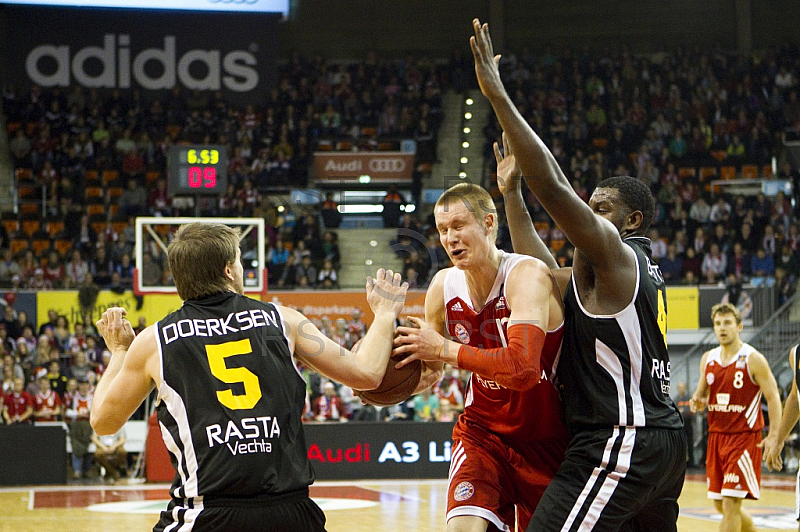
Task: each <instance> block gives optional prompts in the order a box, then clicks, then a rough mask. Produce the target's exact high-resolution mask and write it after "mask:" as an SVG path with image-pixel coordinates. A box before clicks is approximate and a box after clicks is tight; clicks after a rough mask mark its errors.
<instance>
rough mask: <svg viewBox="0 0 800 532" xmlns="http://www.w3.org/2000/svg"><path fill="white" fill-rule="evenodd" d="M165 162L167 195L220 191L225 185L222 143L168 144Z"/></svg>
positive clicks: (226, 152) (226, 170)
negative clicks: (220, 144)
mask: <svg viewBox="0 0 800 532" xmlns="http://www.w3.org/2000/svg"><path fill="white" fill-rule="evenodd" d="M168 163H169V194H170V195H171V196H180V195H197V194H224V193H225V190H226V189H227V188H228V150H227V149H226V148H225V146H215V145H186V146H171V147H170V149H169V153H168Z"/></svg>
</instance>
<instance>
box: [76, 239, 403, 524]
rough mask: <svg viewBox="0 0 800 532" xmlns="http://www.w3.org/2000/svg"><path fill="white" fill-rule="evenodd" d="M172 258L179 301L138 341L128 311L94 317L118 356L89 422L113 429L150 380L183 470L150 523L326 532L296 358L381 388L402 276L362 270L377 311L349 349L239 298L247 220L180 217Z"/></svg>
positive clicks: (290, 313) (300, 320) (299, 319)
mask: <svg viewBox="0 0 800 532" xmlns="http://www.w3.org/2000/svg"><path fill="white" fill-rule="evenodd" d="M167 255H168V259H169V265H170V268H171V270H172V274H173V276H174V279H175V286H176V288H177V290H178V294H179V295H180V296H181V299H182V300H183V301H184V303H183V306H182V307H181V308H180V309H179V310H177V311H176V312H173V313H172V314H169V315H168V316H166V317H165V318H164V319H162V320H160V321H159V322H157V323H156V324H155V325H152V326H150V327H147V328H146V329H145V330H144V331H142V332H141V333H140V334H139V335H138V336H136V337H135V339H134V333H133V329H132V328H131V324H130V323H129V322H128V320H126V319H125V310H124V309H122V308H111V309H108V310H107V311H106V312H104V313H103V316H102V318H101V319H100V320H99V321H98V322H97V326H98V330H99V331H100V332H101V334H102V335H103V337H104V338H105V340H106V343H107V345H108V348H109V350H110V351H111V352H112V358H111V362H110V363H109V366H108V369H107V370H106V373H105V375H104V376H103V379H102V380H101V381H100V383H99V384H98V386H97V391H96V392H95V397H94V403H93V404H92V414H91V422H92V426H93V427H94V429H95V431H96V432H97V433H98V434H101V435H103V434H113V433H115V432H116V431H117V430H119V429H120V427H122V425H123V424H124V423H125V422H126V421H127V420H128V418H129V417H130V415H131V414H132V413H133V412H134V410H136V408H137V407H138V406H139V405H140V404H141V402H142V401H143V400H144V398H145V397H146V396H147V394H148V393H149V392H150V390H151V389H153V388H154V387H155V389H156V391H157V394H158V403H157V404H158V406H157V413H158V421H159V425H160V427H161V434H162V436H163V438H164V443H165V444H166V446H167V449H168V450H169V451H170V454H171V458H172V463H173V465H174V466H175V468H176V470H177V473H178V474H177V475H176V476H175V481H174V482H173V485H172V488H171V489H170V494H171V496H172V501H171V502H170V505H169V507H168V509H167V511H165V512H162V513H161V519H160V521H159V522H158V524H157V525H156V526H155V528H154V530H157V531H161V530H178V529H180V530H194V531H207V530H208V531H226V530H231V531H234V530H235V531H237V532H239V531H247V530H274V531H286V532H289V531H292V532H295V531H309V532H316V531H322V530H324V526H325V516H324V515H323V513H322V511H321V510H320V508H319V507H318V506H317V505H316V504H315V503H314V502H313V501H311V499H310V498H309V497H308V487H309V485H310V484H311V483H312V482H313V481H314V473H313V471H312V470H311V466H310V464H309V461H308V457H307V454H306V453H307V451H306V443H305V439H304V435H303V428H302V423H301V416H302V413H303V407H304V399H305V383H304V382H303V379H302V378H301V376H300V373H299V372H298V370H297V367H296V366H295V362H294V359H293V356H295V357H297V359H299V360H300V361H302V362H303V364H307V365H308V366H310V367H312V368H314V369H316V370H317V371H319V372H320V373H322V374H324V375H327V376H328V377H330V378H331V379H334V380H336V381H339V382H341V383H343V384H345V385H347V386H351V387H353V388H356V389H362V390H370V389H374V388H376V387H377V386H378V385H379V384H380V382H381V380H382V379H383V374H384V370H385V368H386V364H387V363H388V360H389V356H390V354H391V347H392V338H393V335H394V320H395V318H396V317H397V315H398V313H399V312H400V310H401V309H402V307H403V304H404V302H405V295H406V290H407V288H408V286H407V284H406V283H403V284H402V285H401V283H400V275H399V274H394V273H392V272H391V271H384V270H382V269H381V270H378V273H377V276H376V278H375V279H374V280H373V279H371V278H368V279H367V300H368V302H369V304H370V307H371V308H372V310H373V311H374V312H375V320H374V321H373V323H372V326H371V327H370V329H369V332H368V333H367V335H366V336H365V337H364V340H363V342H362V344H361V348H360V350H359V351H358V353H351V352H350V351H347V350H346V349H344V348H343V347H340V346H339V345H338V344H336V343H334V342H333V341H331V340H329V339H328V338H327V337H325V336H324V335H323V334H322V333H321V332H320V331H319V330H318V329H317V328H316V327H315V326H314V325H313V324H312V323H311V322H310V321H308V320H307V319H305V318H304V317H303V315H302V314H300V313H299V312H297V311H295V310H292V309H289V308H286V307H281V306H278V305H273V304H271V303H262V302H260V301H256V300H253V299H250V298H248V297H245V296H243V295H242V294H243V290H244V287H243V280H242V274H243V272H242V265H241V252H240V250H239V230H238V229H232V228H230V227H228V226H226V225H223V224H218V223H208V224H203V223H192V224H187V225H184V226H182V227H181V228H180V229H178V231H177V232H176V233H175V237H174V238H173V240H172V241H171V242H170V244H169V247H168V248H167ZM184 526H185V528H183V527H184Z"/></svg>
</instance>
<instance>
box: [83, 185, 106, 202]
mask: <svg viewBox="0 0 800 532" xmlns="http://www.w3.org/2000/svg"><path fill="white" fill-rule="evenodd" d="M85 196H86V201H88V202H90V203H96V202H98V201H99V202H101V203H102V201H103V187H86V192H85Z"/></svg>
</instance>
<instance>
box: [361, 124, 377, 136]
mask: <svg viewBox="0 0 800 532" xmlns="http://www.w3.org/2000/svg"><path fill="white" fill-rule="evenodd" d="M377 135H378V130H377V129H375V128H374V127H362V128H361V136H362V137H370V138H375V137H376V136H377Z"/></svg>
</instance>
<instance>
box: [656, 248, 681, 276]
mask: <svg viewBox="0 0 800 532" xmlns="http://www.w3.org/2000/svg"><path fill="white" fill-rule="evenodd" d="M658 267H659V269H660V270H661V274H662V275H663V276H664V281H665V282H666V283H667V284H673V283H676V282H678V281H680V280H681V279H682V278H683V275H682V273H683V259H682V258H681V257H680V255H678V247H677V246H676V245H675V243H674V242H671V243H670V244H668V245H667V254H666V255H665V256H664V257H663V258H662V259H661V260H660V261H659V262H658Z"/></svg>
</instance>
